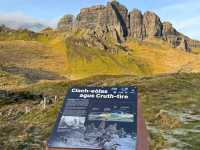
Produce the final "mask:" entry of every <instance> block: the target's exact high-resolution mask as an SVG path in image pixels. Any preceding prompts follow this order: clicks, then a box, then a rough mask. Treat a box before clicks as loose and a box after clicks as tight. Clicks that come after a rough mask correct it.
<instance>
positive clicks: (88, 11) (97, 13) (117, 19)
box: [58, 1, 200, 52]
mask: <svg viewBox="0 0 200 150" xmlns="http://www.w3.org/2000/svg"><path fill="white" fill-rule="evenodd" d="M73 18H75V17H73V16H72V15H65V16H64V17H63V18H61V20H60V21H59V23H58V30H65V31H66V30H67V31H70V30H73V29H88V30H90V33H92V32H93V35H95V36H96V37H99V35H101V34H104V33H111V35H112V37H114V39H116V42H117V43H122V42H124V41H125V40H126V39H127V38H134V39H138V40H144V39H146V38H149V37H159V38H162V39H163V40H165V41H168V42H169V43H170V44H171V46H172V47H173V48H180V49H182V50H184V51H187V52H190V51H191V48H196V47H200V42H199V41H197V40H192V39H190V38H189V37H187V36H185V35H183V34H181V33H179V32H178V31H177V30H176V29H175V28H174V27H173V25H172V24H171V23H170V22H162V21H161V20H160V17H159V16H158V15H156V14H155V13H154V12H151V11H147V12H145V13H144V14H142V12H141V11H140V10H138V9H134V10H133V11H131V12H128V9H127V8H126V7H125V6H123V5H121V4H120V3H119V2H117V1H110V2H108V3H107V5H106V6H104V5H97V6H92V7H89V8H83V9H81V10H80V13H79V14H78V15H77V17H76V19H73ZM91 31H92V32H91Z"/></svg>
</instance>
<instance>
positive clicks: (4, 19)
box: [0, 11, 58, 29]
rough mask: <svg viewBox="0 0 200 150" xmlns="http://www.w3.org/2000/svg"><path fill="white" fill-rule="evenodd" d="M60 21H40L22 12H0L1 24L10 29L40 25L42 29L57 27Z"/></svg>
mask: <svg viewBox="0 0 200 150" xmlns="http://www.w3.org/2000/svg"><path fill="white" fill-rule="evenodd" d="M57 21H58V19H57V18H55V19H52V20H45V19H44V20H39V19H35V18H33V17H31V16H28V15H25V14H23V13H22V12H20V11H17V12H0V24H5V25H6V26H8V27H10V28H14V29H17V28H21V27H26V26H27V27H29V26H30V27H31V25H38V24H39V25H40V26H41V27H42V26H43V27H47V26H50V27H53V28H55V27H56V24H57Z"/></svg>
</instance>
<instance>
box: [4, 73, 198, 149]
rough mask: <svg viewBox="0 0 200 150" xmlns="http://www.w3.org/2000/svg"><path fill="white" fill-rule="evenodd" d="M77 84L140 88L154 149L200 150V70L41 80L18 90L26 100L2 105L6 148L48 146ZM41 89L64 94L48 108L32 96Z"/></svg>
mask: <svg viewBox="0 0 200 150" xmlns="http://www.w3.org/2000/svg"><path fill="white" fill-rule="evenodd" d="M75 85H79V86H81V85H83V86H108V85H109V86H116V85H120V86H122V85H136V86H138V88H139V97H140V101H141V103H142V108H143V114H144V117H145V120H146V124H147V126H148V130H149V132H150V137H151V149H152V150H159V149H164V148H174V149H191V150H198V149H199V146H200V145H199V144H200V141H199V139H200V136H199V135H200V134H199V123H200V118H199V116H200V111H199V107H200V101H199V100H200V93H199V91H200V74H172V75H165V76H149V77H134V76H96V77H90V78H86V79H82V80H77V81H71V82H63V81H62V82H57V83H55V82H52V83H40V84H35V85H32V86H30V87H29V88H25V89H21V90H19V91H13V92H14V93H17V92H18V93H20V92H21V93H23V94H21V95H23V96H24V99H23V96H22V97H21V99H20V100H19V101H17V102H14V103H13V101H10V103H4V104H3V103H2V105H3V107H0V112H1V114H2V115H0V122H1V125H0V149H38V150H39V149H42V147H44V145H45V141H46V140H47V138H48V136H49V135H50V133H51V130H52V127H53V125H54V123H55V120H56V116H57V114H58V111H59V109H60V107H61V105H62V103H63V96H64V95H65V92H66V90H67V88H69V87H70V86H75ZM41 93H43V94H46V95H48V96H49V97H51V96H54V95H59V97H60V100H59V101H58V102H55V103H53V104H51V105H48V107H47V109H46V110H42V109H41V106H40V104H39V99H31V96H30V95H40V94H41ZM27 94H28V95H29V96H27ZM1 101H3V100H1ZM25 106H27V107H29V108H31V111H30V113H25V109H24V108H25Z"/></svg>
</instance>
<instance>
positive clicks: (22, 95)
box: [0, 90, 42, 104]
mask: <svg viewBox="0 0 200 150" xmlns="http://www.w3.org/2000/svg"><path fill="white" fill-rule="evenodd" d="M41 99H42V94H33V93H31V92H29V91H7V90H0V104H1V102H3V103H7V104H9V103H13V102H18V101H21V100H22V101H23V100H41ZM2 100H3V101H2ZM4 100H6V101H4Z"/></svg>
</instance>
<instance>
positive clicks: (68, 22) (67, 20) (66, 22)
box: [58, 15, 74, 31]
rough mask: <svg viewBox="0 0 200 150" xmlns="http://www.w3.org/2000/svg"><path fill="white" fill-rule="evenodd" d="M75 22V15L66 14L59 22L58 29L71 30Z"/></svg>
mask: <svg viewBox="0 0 200 150" xmlns="http://www.w3.org/2000/svg"><path fill="white" fill-rule="evenodd" d="M73 24H74V16H73V15H65V16H64V17H62V18H61V19H60V21H59V22H58V29H59V30H62V31H70V30H72V28H73Z"/></svg>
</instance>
